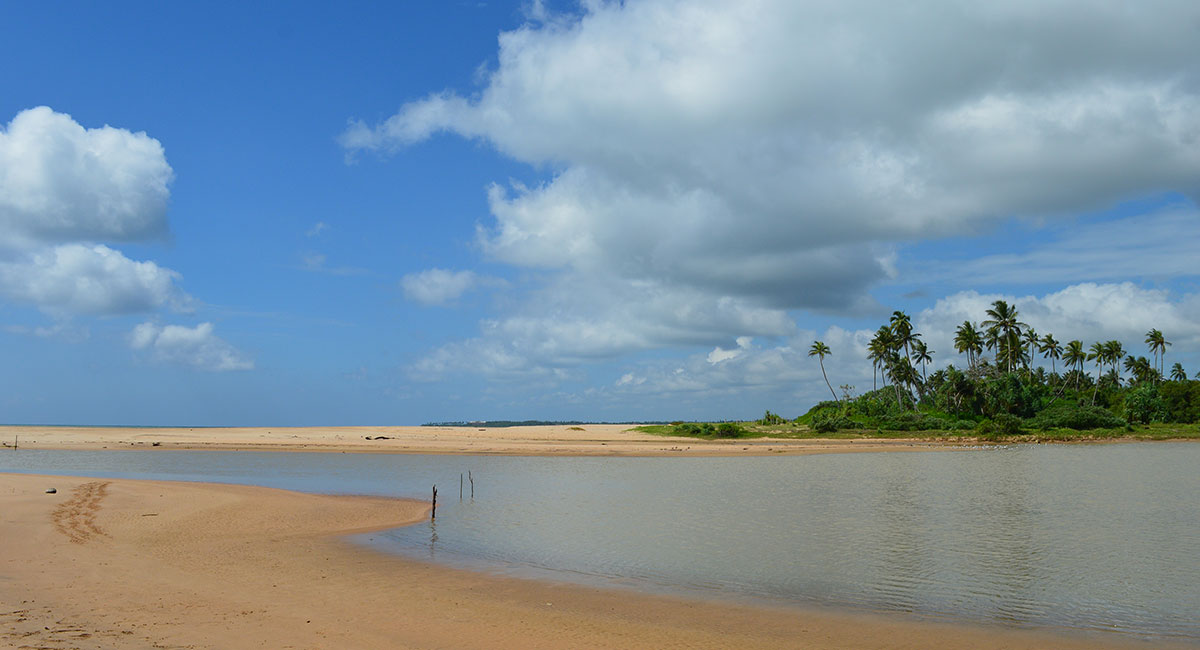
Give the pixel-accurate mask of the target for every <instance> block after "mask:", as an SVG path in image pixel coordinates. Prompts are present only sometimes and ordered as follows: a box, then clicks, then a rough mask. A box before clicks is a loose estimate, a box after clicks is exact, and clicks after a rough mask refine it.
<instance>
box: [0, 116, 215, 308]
mask: <svg viewBox="0 0 1200 650" xmlns="http://www.w3.org/2000/svg"><path fill="white" fill-rule="evenodd" d="M171 178H172V171H171V167H170V166H169V165H168V164H167V161H166V157H165V156H164V154H163V148H162V145H161V144H159V142H158V141H157V140H155V139H153V138H151V137H149V136H147V135H146V134H145V133H133V132H130V131H127V130H125V129H117V128H113V127H110V126H104V127H101V128H95V129H88V128H84V127H83V126H81V125H80V124H78V123H76V122H75V121H74V120H73V119H71V116H70V115H66V114H63V113H56V112H54V111H52V110H51V109H49V108H47V107H45V106H41V107H38V108H32V109H29V110H25V111H21V112H20V113H18V114H17V115H16V117H14V118H13V120H12V121H11V122H9V124H8V125H7V127H6V128H3V129H2V130H0V297H4V298H8V299H10V300H13V301H16V302H22V303H28V304H31V305H34V306H36V307H37V308H38V309H41V310H42V311H44V312H46V313H48V314H51V315H53V316H55V317H56V318H59V319H62V318H67V317H70V316H72V315H77V314H88V315H111V314H127V313H133V312H144V311H151V310H154V309H158V308H160V307H164V306H166V307H170V308H173V309H176V310H185V309H187V307H188V305H189V303H190V302H191V298H190V297H189V296H187V294H185V293H183V292H182V291H181V290H179V289H178V288H177V287H176V282H177V281H178V280H179V277H180V276H179V274H178V273H176V272H175V271H172V270H171V269H167V268H163V267H161V266H159V265H157V264H155V263H154V262H149V261H146V262H139V261H134V260H131V259H129V258H127V257H126V256H125V255H124V254H122V253H121V252H120V251H117V250H114V249H113V248H110V247H108V246H106V245H103V244H98V243H96V242H97V241H109V242H127V241H137V240H145V239H149V238H155V237H162V236H164V235H166V233H167V220H166V210H167V200H168V198H169V195H170V193H169V191H168V189H167V186H168V184H169V183H170V182H171Z"/></svg>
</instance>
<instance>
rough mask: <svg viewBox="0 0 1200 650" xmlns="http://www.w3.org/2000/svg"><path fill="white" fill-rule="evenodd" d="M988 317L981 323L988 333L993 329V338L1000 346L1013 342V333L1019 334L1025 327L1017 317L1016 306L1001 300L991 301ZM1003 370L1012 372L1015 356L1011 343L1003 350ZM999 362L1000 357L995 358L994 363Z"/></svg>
mask: <svg viewBox="0 0 1200 650" xmlns="http://www.w3.org/2000/svg"><path fill="white" fill-rule="evenodd" d="M987 316H988V319H987V320H985V321H983V323H982V325H983V326H984V327H986V328H988V333H989V335H991V334H992V332H993V331H994V332H995V333H996V336H995V339H996V340H997V341H998V342H999V343H1000V345H1001V347H1003V344H1005V343H1012V342H1013V340H1012V339H1013V334H1014V333H1015V334H1016V335H1017V336H1020V332H1021V328H1023V327H1027V325H1025V323H1022V322H1021V321H1020V320H1018V318H1017V308H1016V307H1012V306H1010V305H1009V304H1008V303H1007V302H1005V301H1003V300H997V301H995V302H993V303H992V306H991V308H990V309H988V310H987ZM1018 347H1019V346H1018ZM1003 352H1004V357H1005V358H1004V361H1005V370H1006V371H1007V372H1012V369H1013V357H1014V356H1015V354H1014V352H1015V350H1014V349H1013V346H1012V345H1008V346H1007V349H1004V350H1003ZM999 362H1000V357H997V358H996V363H999Z"/></svg>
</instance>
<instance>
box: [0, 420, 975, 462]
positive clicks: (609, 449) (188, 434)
mask: <svg viewBox="0 0 1200 650" xmlns="http://www.w3.org/2000/svg"><path fill="white" fill-rule="evenodd" d="M632 426H633V425H623V424H587V425H581V426H565V425H553V426H549V425H548V426H518V427H496V428H480V427H420V426H396V427H229V428H210V427H199V428H141V427H67V426H63V427H59V426H2V427H0V443H2V444H4V445H5V446H11V445H13V444H17V445H19V446H20V447H23V448H28V449H140V448H146V447H149V448H162V449H231V450H233V449H259V450H277V451H346V452H374V453H411V454H519V455H529V456H546V455H575V456H714V455H715V456H740V455H771V454H819V453H845V452H858V451H916V450H922V449H946V448H953V447H958V446H961V445H960V444H959V443H938V442H929V441H926V440H897V439H891V440H787V439H771V438H756V439H751V440H700V439H696V438H675V437H665V436H657V435H651V434H646V433H641V432H639V431H634V430H632Z"/></svg>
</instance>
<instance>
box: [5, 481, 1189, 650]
mask: <svg viewBox="0 0 1200 650" xmlns="http://www.w3.org/2000/svg"><path fill="white" fill-rule="evenodd" d="M49 486H55V487H57V488H58V493H57V494H45V493H44V490H45V488H46V487H49ZM427 511H428V509H427V506H426V504H424V503H420V502H415V501H407V500H401V499H386V498H378V497H343V496H326V495H311V494H304V493H299V492H289V491H284V490H275V489H271V488H259V487H250V486H239V485H224V484H210V483H178V482H166V481H140V480H129V479H90V478H83V477H62V476H41V475H33V474H0V586H3V588H2V589H0V605H2V606H3V610H2V611H0V622H2V623H3V625H0V630H2V629H7V630H10V631H9V632H7V633H4V632H0V644H2V643H5V642H9V643H15V644H26V645H33V647H39V644H40V645H42V646H49V647H57V646H55V645H53V644H55V643H69V644H70V645H71V646H72V647H79V648H117V649H118V650H120V649H123V648H141V647H147V646H149V645H154V644H157V646H156V647H180V646H182V647H214V648H235V649H236V648H249V647H284V646H288V645H292V646H295V647H354V648H395V647H400V648H405V647H407V648H424V647H463V648H469V647H502V648H504V647H511V648H558V647H622V648H624V647H633V648H661V647H701V648H705V647H708V648H720V647H743V648H777V647H803V648H846V649H850V648H856V649H857V648H864V649H865V648H895V647H912V648H918V647H920V648H937V647H940V648H968V647H969V648H983V649H988V648H995V649H997V650H998V649H999V648H1029V649H1033V648H1043V647H1058V648H1067V649H1076V648H1078V649H1080V650H1082V649H1083V648H1112V649H1118V648H1119V649H1125V648H1148V647H1180V648H1186V647H1193V648H1194V647H1196V646H1190V645H1181V644H1172V643H1171V642H1162V641H1153V642H1146V641H1140V640H1137V639H1130V638H1126V637H1123V636H1119V635H1110V634H1104V633H1090V632H1079V631H1076V630H1056V629H1055V630H1046V629H1034V630H1031V629H1019V628H1009V627H1004V626H1000V625H984V624H980V625H974V624H964V623H950V622H941V621H929V620H924V619H921V620H913V619H912V618H911V617H904V616H892V615H882V614H880V615H874V614H858V613H844V612H835V611H823V610H812V609H803V608H801V607H783V606H780V607H770V606H766V605H747V604H744V603H740V602H725V601H717V600H700V599H688V598H683V597H676V596H663V595H656V594H648V593H643V592H636V591H630V590H624V589H620V590H618V589H611V588H609V589H605V588H596V587H587V586H582V585H577V584H567V583H558V582H551V581H542V580H530V579H524V578H515V577H506V576H499V575H494V574H489V573H485V572H475V571H470V570H465V569H459V568H451V567H446V566H441V565H434V564H429V563H425V562H422V561H419V560H413V559H409V558H406V557H402V556H397V555H392V554H387V553H383V552H380V551H377V550H375V549H372V548H369V547H367V546H365V545H361V544H358V543H354V542H351V541H350V540H348V539H347V536H348V535H351V534H356V533H362V532H369V531H372V530H381V529H386V528H391V527H395V526H398V525H403V524H406V523H413V522H416V521H420V520H422V519H424V518H425V517H426V516H428V514H427Z"/></svg>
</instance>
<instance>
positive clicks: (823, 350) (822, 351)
mask: <svg viewBox="0 0 1200 650" xmlns="http://www.w3.org/2000/svg"><path fill="white" fill-rule="evenodd" d="M830 354H833V353H832V352H830V350H829V346H828V345H825V344H824V343H822V342H820V341H813V344H812V347H810V348H809V349H808V356H810V357H816V358H817V361H818V362H819V363H820V364H821V376H822V377H824V378H825V385H826V386H829V394H831V395H833V401H835V402H836V401H838V396H837V393H835V392H833V384H830V383H829V375H826V374H825V357H826V356H827V355H830Z"/></svg>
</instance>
